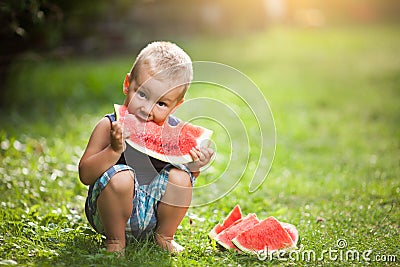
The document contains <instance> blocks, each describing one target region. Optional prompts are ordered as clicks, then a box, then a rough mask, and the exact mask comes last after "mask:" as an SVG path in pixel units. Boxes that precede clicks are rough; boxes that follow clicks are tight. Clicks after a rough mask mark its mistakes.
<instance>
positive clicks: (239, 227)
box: [215, 213, 260, 250]
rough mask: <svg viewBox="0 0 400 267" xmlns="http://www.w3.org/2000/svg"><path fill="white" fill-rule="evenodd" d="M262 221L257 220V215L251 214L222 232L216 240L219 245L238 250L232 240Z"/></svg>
mask: <svg viewBox="0 0 400 267" xmlns="http://www.w3.org/2000/svg"><path fill="white" fill-rule="evenodd" d="M259 222H260V221H259V220H258V219H257V216H256V214H254V213H251V214H249V215H247V216H246V217H244V218H241V219H239V220H237V221H236V222H234V223H233V224H232V225H231V226H229V227H228V228H226V229H225V230H223V231H222V232H220V233H219V234H218V235H217V236H216V237H215V240H216V241H217V243H218V244H220V245H221V246H223V247H224V248H226V249H236V250H238V249H237V248H236V246H235V245H234V244H233V243H232V239H233V238H234V237H236V236H237V235H238V234H239V233H241V232H243V231H246V230H248V229H250V228H252V227H253V226H254V225H256V224H258V223H259Z"/></svg>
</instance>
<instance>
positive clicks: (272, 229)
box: [232, 216, 296, 253]
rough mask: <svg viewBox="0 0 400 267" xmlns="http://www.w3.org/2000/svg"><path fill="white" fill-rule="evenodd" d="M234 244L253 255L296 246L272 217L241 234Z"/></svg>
mask: <svg viewBox="0 0 400 267" xmlns="http://www.w3.org/2000/svg"><path fill="white" fill-rule="evenodd" d="M232 242H233V243H234V244H235V245H236V246H237V247H238V248H239V249H240V250H242V251H244V252H252V253H256V252H257V251H265V250H267V251H268V252H273V251H277V250H281V249H287V248H292V247H295V245H296V244H295V243H294V242H293V240H292V238H291V237H290V235H289V233H288V232H287V231H286V230H285V229H284V228H283V227H282V225H281V223H280V222H279V221H278V220H277V219H275V218H274V217H272V216H271V217H268V218H267V219H265V220H263V221H261V222H260V223H258V224H256V225H255V226H254V227H252V228H251V229H249V230H246V231H244V232H242V233H240V234H239V235H238V236H236V237H235V238H234V239H232Z"/></svg>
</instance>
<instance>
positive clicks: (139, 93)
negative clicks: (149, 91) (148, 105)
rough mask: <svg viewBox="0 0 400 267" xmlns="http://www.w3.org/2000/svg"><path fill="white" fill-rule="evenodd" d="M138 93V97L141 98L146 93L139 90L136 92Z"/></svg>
mask: <svg viewBox="0 0 400 267" xmlns="http://www.w3.org/2000/svg"><path fill="white" fill-rule="evenodd" d="M138 95H139V96H140V97H142V98H145V97H146V94H145V93H143V92H142V91H139V92H138Z"/></svg>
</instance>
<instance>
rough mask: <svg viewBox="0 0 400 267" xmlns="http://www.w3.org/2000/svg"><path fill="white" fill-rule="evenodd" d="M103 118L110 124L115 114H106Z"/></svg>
mask: <svg viewBox="0 0 400 267" xmlns="http://www.w3.org/2000/svg"><path fill="white" fill-rule="evenodd" d="M104 117H107V118H108V119H109V120H110V122H113V121H115V113H111V114H106V115H105V116H104Z"/></svg>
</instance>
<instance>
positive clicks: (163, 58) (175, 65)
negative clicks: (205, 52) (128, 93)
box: [130, 41, 193, 90]
mask: <svg viewBox="0 0 400 267" xmlns="http://www.w3.org/2000/svg"><path fill="white" fill-rule="evenodd" d="M143 67H146V70H147V71H148V74H149V75H150V76H152V77H154V78H156V79H157V80H162V81H168V82H173V83H174V84H175V86H181V85H184V87H185V90H186V89H187V88H188V87H189V84H190V82H191V81H192V79H193V67H192V61H191V59H190V57H189V56H188V55H187V54H186V52H185V51H183V50H182V49H181V48H180V47H179V46H177V45H176V44H174V43H170V42H165V41H157V42H152V43H150V44H148V45H147V46H146V47H145V48H143V49H142V50H141V51H140V53H139V55H138V56H137V58H136V60H135V63H134V64H133V67H132V70H131V72H130V80H131V82H132V80H137V78H138V76H139V73H140V71H141V69H142V68H143Z"/></svg>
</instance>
